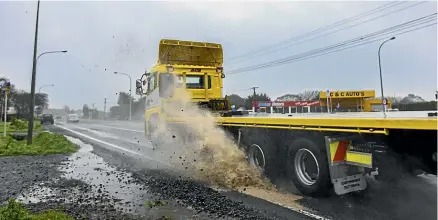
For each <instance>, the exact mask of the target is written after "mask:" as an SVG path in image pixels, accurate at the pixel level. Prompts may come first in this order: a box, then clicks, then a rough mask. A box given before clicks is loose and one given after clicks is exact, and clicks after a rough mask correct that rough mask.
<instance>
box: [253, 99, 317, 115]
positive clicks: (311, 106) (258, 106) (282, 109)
mask: <svg viewBox="0 0 438 220" xmlns="http://www.w3.org/2000/svg"><path fill="white" fill-rule="evenodd" d="M252 109H253V111H255V112H265V113H280V114H289V113H309V112H321V107H320V101H318V100H316V101H284V102H277V101H274V102H269V101H260V102H253V106H252Z"/></svg>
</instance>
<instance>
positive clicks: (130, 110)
mask: <svg viewBox="0 0 438 220" xmlns="http://www.w3.org/2000/svg"><path fill="white" fill-rule="evenodd" d="M114 74H121V75H125V76H127V77H129V120H130V121H131V119H132V109H131V105H132V104H131V102H132V101H131V97H132V94H131V89H132V87H131V86H132V79H131V76H130V75H128V74H126V73H121V72H114Z"/></svg>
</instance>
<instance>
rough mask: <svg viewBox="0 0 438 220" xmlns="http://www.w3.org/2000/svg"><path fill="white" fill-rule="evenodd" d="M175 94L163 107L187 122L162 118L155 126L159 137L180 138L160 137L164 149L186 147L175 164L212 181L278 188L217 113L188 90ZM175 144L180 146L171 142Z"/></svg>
mask: <svg viewBox="0 0 438 220" xmlns="http://www.w3.org/2000/svg"><path fill="white" fill-rule="evenodd" d="M175 96H176V97H175ZM175 96H174V97H173V98H175V99H176V100H177V101H173V102H169V103H165V104H164V105H163V110H164V112H165V113H166V115H171V116H174V117H175V118H176V119H178V120H181V121H184V123H177V124H176V125H175V124H172V125H169V124H168V123H166V122H164V121H160V122H157V123H156V126H155V128H156V129H157V130H156V132H155V134H156V136H157V137H170V136H172V137H173V138H174V139H177V141H176V142H174V143H169V142H168V141H166V140H168V139H169V138H161V139H160V140H159V142H160V143H159V145H161V146H159V148H161V149H163V148H170V147H172V148H175V147H176V148H178V149H181V150H182V152H181V153H180V154H179V155H178V154H177V155H175V156H174V159H179V160H180V161H179V162H180V163H178V164H174V165H178V166H179V165H181V167H184V168H185V170H186V172H191V175H193V176H194V177H195V178H197V179H199V180H202V181H207V182H208V183H210V184H211V185H216V186H221V187H226V188H232V189H239V188H242V187H257V188H264V189H273V188H274V187H273V185H272V184H271V183H270V182H269V180H268V179H267V178H265V177H264V176H263V175H262V172H261V171H260V170H259V169H258V168H256V167H253V166H250V165H249V164H248V162H247V160H246V158H245V153H244V152H243V151H242V150H240V149H239V148H238V146H237V145H236V144H235V143H234V142H233V140H232V139H231V138H230V137H229V136H228V135H227V134H226V133H225V131H224V130H223V129H221V128H220V127H218V126H217V124H216V121H215V117H217V116H214V115H213V113H211V112H209V111H208V110H206V109H201V108H200V107H199V106H198V105H195V104H194V103H192V102H191V99H190V95H189V94H188V92H178V94H175ZM175 144H176V145H177V146H169V145H175ZM174 154H175V153H174Z"/></svg>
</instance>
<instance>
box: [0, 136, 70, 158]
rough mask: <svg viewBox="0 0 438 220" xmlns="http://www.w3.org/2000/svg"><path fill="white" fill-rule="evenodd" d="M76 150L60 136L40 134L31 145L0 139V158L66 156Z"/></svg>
mask: <svg viewBox="0 0 438 220" xmlns="http://www.w3.org/2000/svg"><path fill="white" fill-rule="evenodd" d="M77 150H78V146H77V145H75V144H73V143H71V142H70V141H69V140H67V138H66V137H64V136H63V135H60V134H54V133H48V132H42V133H40V134H38V135H37V136H36V137H34V139H33V144H32V145H27V144H26V141H25V140H23V141H17V140H15V139H13V138H12V137H10V136H6V137H0V156H12V155H47V154H66V153H74V152H76V151H77Z"/></svg>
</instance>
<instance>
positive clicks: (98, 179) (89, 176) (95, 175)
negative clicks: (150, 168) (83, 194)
mask: <svg viewBox="0 0 438 220" xmlns="http://www.w3.org/2000/svg"><path fill="white" fill-rule="evenodd" d="M67 138H68V139H69V141H71V142H73V143H75V144H78V145H79V146H81V148H80V149H79V151H78V152H76V153H75V154H73V155H72V156H70V157H69V159H68V161H65V162H64V165H63V166H61V167H60V170H61V171H63V172H64V174H63V176H62V177H64V178H66V179H77V180H82V181H84V182H85V183H87V184H90V185H91V186H92V190H93V191H94V193H102V191H106V192H107V193H108V194H109V195H110V196H112V197H115V198H118V199H120V203H118V204H117V203H116V207H117V208H121V209H128V210H129V209H132V207H135V206H137V207H139V206H141V205H142V204H143V203H144V201H145V200H148V199H149V198H150V195H149V194H147V191H146V190H145V189H144V187H143V186H140V185H138V184H136V183H134V179H133V178H132V177H131V174H130V173H127V172H122V171H117V170H116V168H115V167H112V166H109V165H108V164H107V163H106V162H104V161H103V158H102V157H99V156H97V155H95V154H93V153H92V152H91V151H92V150H93V147H92V146H91V145H89V144H84V143H82V142H81V141H80V140H78V139H75V138H71V137H67ZM121 204H129V205H128V206H127V205H121Z"/></svg>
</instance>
